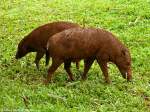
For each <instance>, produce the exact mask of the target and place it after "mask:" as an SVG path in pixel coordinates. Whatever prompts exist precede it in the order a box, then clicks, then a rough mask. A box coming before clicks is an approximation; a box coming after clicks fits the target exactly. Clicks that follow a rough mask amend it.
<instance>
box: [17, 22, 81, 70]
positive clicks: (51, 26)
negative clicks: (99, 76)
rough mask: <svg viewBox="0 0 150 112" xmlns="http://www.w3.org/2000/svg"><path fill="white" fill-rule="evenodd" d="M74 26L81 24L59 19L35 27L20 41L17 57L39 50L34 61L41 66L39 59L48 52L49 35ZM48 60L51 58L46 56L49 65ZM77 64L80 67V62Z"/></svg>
mask: <svg viewBox="0 0 150 112" xmlns="http://www.w3.org/2000/svg"><path fill="white" fill-rule="evenodd" d="M73 27H79V25H78V24H75V23H71V22H63V21H59V22H52V23H48V24H45V25H42V26H40V27H38V28H36V29H34V30H33V31H32V32H31V33H29V34H28V35H27V36H25V37H24V38H23V39H22V40H21V41H20V43H19V45H18V50H17V52H16V59H19V58H22V57H24V56H25V55H26V54H28V53H30V52H37V54H36V58H35V61H34V62H35V64H36V67H37V68H39V61H40V59H41V58H42V57H43V56H44V54H45V53H46V44H47V41H48V39H49V37H51V36H52V35H54V34H56V33H58V32H61V31H63V30H66V29H69V28H73ZM48 62H49V58H48V57H47V56H46V65H48ZM76 66H77V68H79V65H78V62H77V63H76Z"/></svg>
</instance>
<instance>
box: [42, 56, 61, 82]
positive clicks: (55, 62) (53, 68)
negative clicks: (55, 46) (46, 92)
mask: <svg viewBox="0 0 150 112" xmlns="http://www.w3.org/2000/svg"><path fill="white" fill-rule="evenodd" d="M62 63H63V61H62V60H61V59H56V58H52V65H51V66H50V67H49V69H48V76H47V79H46V80H45V82H44V83H45V84H48V83H49V82H50V81H51V79H52V75H53V73H54V72H55V71H56V69H57V68H58V67H59V66H60V65H61V64H62Z"/></svg>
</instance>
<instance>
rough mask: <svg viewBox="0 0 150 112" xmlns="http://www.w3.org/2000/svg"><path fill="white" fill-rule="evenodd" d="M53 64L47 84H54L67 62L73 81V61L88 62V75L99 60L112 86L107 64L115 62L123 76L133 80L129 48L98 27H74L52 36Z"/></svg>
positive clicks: (49, 46) (48, 47)
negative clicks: (59, 70)
mask: <svg viewBox="0 0 150 112" xmlns="http://www.w3.org/2000/svg"><path fill="white" fill-rule="evenodd" d="M47 49H48V53H49V56H50V57H52V65H51V66H50V68H49V70H48V77H47V80H46V82H45V83H48V82H49V81H51V78H52V74H53V73H54V72H55V70H56V69H57V68H58V67H59V66H60V65H61V64H62V63H63V62H64V65H65V69H66V71H67V73H68V75H69V77H70V79H73V74H72V73H71V70H70V64H71V61H76V60H81V59H84V73H83V75H82V79H86V78H87V76H86V74H87V72H88V70H89V69H90V67H91V65H92V63H93V61H94V60H95V59H96V60H97V62H98V64H99V66H100V68H101V70H102V72H103V74H104V76H105V81H106V82H107V83H110V79H109V76H108V67H107V63H108V62H112V63H114V64H116V66H117V67H118V68H119V70H120V72H121V74H122V76H123V77H124V78H127V80H128V81H129V80H131V57H130V53H129V51H128V49H127V48H126V47H125V46H124V45H123V44H122V43H121V42H120V41H119V40H118V39H117V38H116V37H115V36H114V35H113V34H112V33H110V32H108V31H106V30H103V29H96V28H72V29H69V30H65V31H62V32H60V33H57V34H56V35H54V36H52V37H51V38H50V39H49V40H48V43H47Z"/></svg>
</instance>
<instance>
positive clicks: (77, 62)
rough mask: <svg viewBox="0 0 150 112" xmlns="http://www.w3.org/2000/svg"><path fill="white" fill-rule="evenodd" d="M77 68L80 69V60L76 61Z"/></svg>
mask: <svg viewBox="0 0 150 112" xmlns="http://www.w3.org/2000/svg"><path fill="white" fill-rule="evenodd" d="M76 68H77V69H79V61H76Z"/></svg>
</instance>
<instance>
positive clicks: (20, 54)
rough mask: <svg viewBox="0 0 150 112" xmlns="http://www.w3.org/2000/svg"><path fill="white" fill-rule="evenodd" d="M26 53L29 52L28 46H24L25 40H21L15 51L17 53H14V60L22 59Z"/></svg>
mask: <svg viewBox="0 0 150 112" xmlns="http://www.w3.org/2000/svg"><path fill="white" fill-rule="evenodd" d="M28 52H29V50H28V46H27V45H26V42H25V40H24V39H23V40H22V41H21V42H20V43H19V45H18V50H17V52H16V56H15V58H16V59H20V58H22V57H23V56H25V55H26V54H27V53H28Z"/></svg>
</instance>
